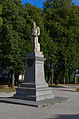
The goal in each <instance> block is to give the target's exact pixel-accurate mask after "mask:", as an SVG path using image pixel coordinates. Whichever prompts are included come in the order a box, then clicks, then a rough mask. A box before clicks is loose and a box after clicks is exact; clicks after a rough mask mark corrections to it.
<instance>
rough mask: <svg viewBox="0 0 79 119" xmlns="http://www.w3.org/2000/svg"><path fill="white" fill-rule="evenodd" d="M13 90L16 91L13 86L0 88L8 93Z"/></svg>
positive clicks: (0, 90)
mask: <svg viewBox="0 0 79 119" xmlns="http://www.w3.org/2000/svg"><path fill="white" fill-rule="evenodd" d="M15 91H16V89H15V88H0V92H6V93H9V92H15Z"/></svg>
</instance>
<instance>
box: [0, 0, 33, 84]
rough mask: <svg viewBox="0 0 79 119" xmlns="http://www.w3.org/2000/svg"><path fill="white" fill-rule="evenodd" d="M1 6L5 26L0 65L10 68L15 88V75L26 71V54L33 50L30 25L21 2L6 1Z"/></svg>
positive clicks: (0, 34) (2, 34) (3, 27)
mask: <svg viewBox="0 0 79 119" xmlns="http://www.w3.org/2000/svg"><path fill="white" fill-rule="evenodd" d="M1 4H2V5H3V10H2V18H3V26H2V30H1V33H0V36H1V39H0V41H1V43H2V44H1V47H0V49H1V50H2V53H1V55H0V59H1V60H0V64H1V66H2V67H8V72H10V73H11V74H12V77H13V80H12V82H13V84H12V86H13V85H14V75H15V73H17V74H20V73H22V72H23V71H24V58H25V55H26V52H27V51H29V50H30V49H31V46H30V40H29V39H30V30H29V29H30V25H28V24H27V20H28V14H27V11H25V7H24V6H23V5H22V4H21V1H20V0H8V1H7V0H5V1H2V2H1Z"/></svg>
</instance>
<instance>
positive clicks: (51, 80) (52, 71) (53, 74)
mask: <svg viewBox="0 0 79 119" xmlns="http://www.w3.org/2000/svg"><path fill="white" fill-rule="evenodd" d="M51 73H52V74H51V75H52V76H51V83H52V84H53V78H54V70H53V69H52V72H51Z"/></svg>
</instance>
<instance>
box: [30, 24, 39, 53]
mask: <svg viewBox="0 0 79 119" xmlns="http://www.w3.org/2000/svg"><path fill="white" fill-rule="evenodd" d="M31 35H32V38H31V42H32V47H33V51H35V52H40V44H39V43H38V36H39V35H40V28H39V27H37V26H36V23H35V22H33V27H32V29H31Z"/></svg>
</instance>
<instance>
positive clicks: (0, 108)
mask: <svg viewBox="0 0 79 119" xmlns="http://www.w3.org/2000/svg"><path fill="white" fill-rule="evenodd" d="M53 93H54V94H55V95H56V96H59V97H60V96H61V97H69V100H68V101H66V102H62V103H56V104H54V105H50V106H46V107H42V108H37V107H31V106H24V105H15V104H8V103H0V119H79V92H76V91H75V90H74V89H72V88H68V87H67V88H65V87H63V88H53ZM12 94H14V93H0V97H6V96H7V97H8V96H12Z"/></svg>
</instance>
